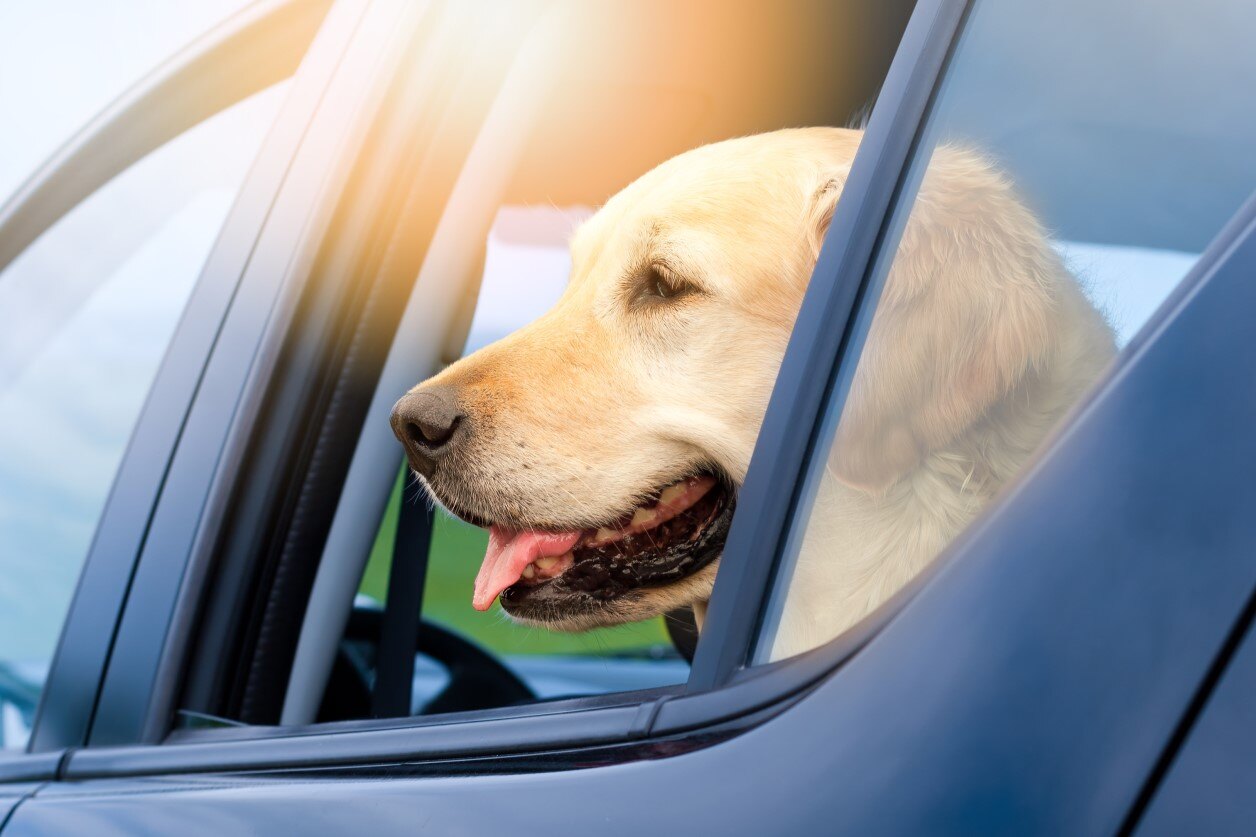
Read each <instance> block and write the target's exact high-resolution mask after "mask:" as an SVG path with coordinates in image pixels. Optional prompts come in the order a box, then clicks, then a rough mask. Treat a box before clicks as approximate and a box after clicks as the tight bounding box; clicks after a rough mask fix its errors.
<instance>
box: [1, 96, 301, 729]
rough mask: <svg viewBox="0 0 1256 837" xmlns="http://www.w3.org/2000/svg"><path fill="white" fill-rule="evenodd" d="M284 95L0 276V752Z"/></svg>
mask: <svg viewBox="0 0 1256 837" xmlns="http://www.w3.org/2000/svg"><path fill="white" fill-rule="evenodd" d="M286 87H287V85H286V83H284V84H279V85H276V86H275V87H272V88H270V89H268V90H266V91H263V92H261V93H258V94H257V95H255V96H253V97H251V98H249V99H247V100H245V101H243V102H240V103H239V104H237V105H234V106H233V107H231V108H229V109H227V110H225V111H223V112H221V113H219V114H217V115H215V116H214V117H212V118H210V119H207V120H206V121H204V122H202V123H200V124H199V125H197V126H195V127H194V128H192V129H190V130H188V131H187V132H185V133H184V134H182V135H181V136H179V137H177V138H175V139H174V140H171V141H170V142H169V143H167V144H166V145H164V146H162V147H161V148H159V149H157V150H155V151H153V152H152V153H151V154H149V155H147V156H146V157H144V158H143V159H142V160H140V161H139V162H137V163H136V164H135V165H133V166H131V167H130V168H129V169H127V170H126V171H124V172H122V173H121V174H119V175H118V176H117V177H115V178H114V179H113V180H111V181H110V182H109V183H107V184H106V185H105V186H103V187H102V188H100V189H99V190H98V191H97V192H95V193H94V194H93V195H91V196H90V197H88V198H87V199H86V200H84V201H83V202H82V203H81V204H79V205H78V206H76V207H75V208H74V209H73V210H71V211H70V212H69V213H67V214H66V215H65V216H64V217H62V218H61V219H60V220H59V221H58V222H57V223H56V224H55V225H54V226H53V227H52V228H50V229H49V230H48V231H47V232H46V233H45V234H44V235H43V236H42V237H40V238H39V239H38V240H37V241H36V242H35V243H34V244H32V245H31V246H30V247H29V248H28V249H27V250H26V251H25V252H23V253H22V254H21V255H19V256H18V257H17V258H16V259H15V260H14V261H13V262H12V263H11V264H10V265H9V266H8V267H7V268H6V269H4V270H3V272H0V322H3V323H4V327H3V328H2V329H0V746H3V747H6V748H12V747H21V746H23V745H24V744H25V741H26V737H27V734H28V732H29V728H30V723H31V719H32V717H33V713H34V710H35V705H36V703H37V701H38V698H39V694H40V690H41V688H42V684H43V681H44V677H45V676H46V673H47V670H48V666H49V663H50V662H51V658H52V654H53V651H54V649H55V648H56V644H57V638H58V635H59V634H60V631H61V625H62V622H63V621H64V619H65V615H66V610H67V608H68V607H69V604H70V599H71V596H72V595H73V593H74V587H75V584H76V581H77V579H78V576H79V572H80V570H81V568H82V564H83V560H84V558H85V557H86V555H87V551H88V548H89V546H90V544H91V540H92V535H93V533H94V531H95V529H96V525H97V520H98V518H99V516H100V513H101V510H102V508H103V507H104V503H105V499H106V497H107V496H108V493H109V488H110V486H111V485H112V483H113V479H114V475H115V473H116V471H117V469H118V465H119V463H120V461H121V459H122V454H123V451H124V450H125V448H126V445H127V441H128V440H129V438H130V435H131V432H132V430H133V428H134V426H135V423H136V421H137V419H138V417H139V413H140V409H141V407H142V406H143V404H144V399H145V397H146V395H147V393H148V390H149V388H150V386H151V385H152V382H153V378H154V376H155V375H156V372H157V367H158V364H159V363H160V362H161V359H162V356H163V354H164V353H165V350H166V346H167V344H168V343H169V341H170V337H171V335H172V334H173V332H174V328H175V325H176V323H177V322H178V319H179V316H180V315H181V313H182V312H183V309H184V306H185V304H186V303H187V300H188V297H189V294H190V293H191V291H192V287H193V285H194V284H195V282H196V278H197V276H198V275H199V273H200V270H201V266H202V265H203V263H204V261H205V258H206V256H207V255H208V253H209V250H210V248H211V247H212V246H213V243H214V240H215V238H216V237H217V235H218V231H219V228H220V227H221V226H222V223H223V220H224V219H225V218H226V215H227V212H228V210H229V209H230V207H231V204H232V201H233V200H234V198H235V195H236V192H237V191H238V189H239V187H240V184H241V183H242V181H243V180H244V176H245V173H246V171H247V169H248V167H249V165H250V164H251V163H252V161H253V158H254V156H255V155H256V153H257V150H258V148H259V146H260V145H261V142H262V139H263V137H264V136H265V134H266V131H267V129H268V128H269V127H270V124H271V122H272V121H273V120H274V118H275V115H276V114H277V112H278V110H279V106H280V104H281V102H282V100H283V96H284V92H285V90H286Z"/></svg>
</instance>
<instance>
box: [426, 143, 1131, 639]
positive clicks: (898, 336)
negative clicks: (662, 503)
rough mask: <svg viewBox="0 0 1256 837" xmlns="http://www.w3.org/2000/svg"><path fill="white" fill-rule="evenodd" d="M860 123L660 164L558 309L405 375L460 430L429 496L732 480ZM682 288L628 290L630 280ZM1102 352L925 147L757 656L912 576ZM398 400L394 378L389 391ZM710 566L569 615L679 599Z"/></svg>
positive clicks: (601, 233) (993, 185)
mask: <svg viewBox="0 0 1256 837" xmlns="http://www.w3.org/2000/svg"><path fill="white" fill-rule="evenodd" d="M860 138H861V133H860V132H859V131H857V130H851V129H838V128H806V129H794V130H785V131H777V132H774V133H769V134H761V135H756V136H750V137H744V138H739V139H733V140H728V141H725V142H720V143H716V144H713V145H708V146H704V147H701V148H697V149H695V150H692V151H689V152H686V153H684V154H681V155H680V156H678V157H675V158H673V159H671V160H669V161H667V162H665V163H663V164H662V165H660V166H658V167H657V168H655V169H654V170H652V171H650V172H648V173H647V174H645V175H644V176H642V177H641V178H640V179H638V180H637V181H636V182H634V183H632V184H631V185H629V186H628V187H627V188H625V189H624V190H623V191H622V192H620V193H619V194H617V195H616V196H614V197H613V198H611V200H610V201H608V202H607V203H606V205H605V206H604V207H602V209H601V210H600V211H598V212H597V213H596V214H595V215H594V216H593V217H592V218H590V219H589V220H588V221H587V222H586V223H585V224H584V225H583V226H582V227H581V228H580V229H579V230H578V231H577V232H576V234H575V236H574V237H573V240H572V243H571V255H572V272H571V280H570V284H569V287H568V288H567V290H566V292H565V294H564V295H563V297H562V298H561V299H560V301H559V302H558V304H557V305H556V307H555V308H554V309H553V310H551V311H550V312H549V313H548V314H546V315H545V316H544V317H542V318H541V319H539V320H537V321H536V322H534V323H532V324H531V325H529V326H527V327H525V328H523V329H521V330H520V331H518V332H516V333H514V334H512V335H510V336H508V337H506V338H505V339H503V340H501V341H499V342H497V343H495V344H493V345H491V346H488V347H486V348H484V349H482V350H480V351H478V352H476V353H474V354H472V355H470V356H468V357H466V358H464V359H462V360H460V361H459V362H457V363H455V364H453V365H452V366H450V367H449V368H448V369H446V370H444V371H443V372H441V373H440V374H439V375H437V376H436V377H435V378H433V379H432V380H430V381H427V382H424V384H423V385H421V387H419V388H416V390H418V389H421V388H422V387H432V386H445V387H453V388H456V390H457V392H458V399H459V405H460V407H461V409H462V410H463V411H464V412H465V413H466V415H467V416H468V417H469V421H470V424H471V426H472V427H473V431H472V432H469V434H468V436H467V438H466V439H465V441H464V442H462V443H461V444H460V445H459V449H458V450H457V451H455V452H453V453H451V454H450V456H449V458H448V460H447V462H446V463H443V464H442V467H441V468H440V469H439V470H437V471H435V472H434V473H430V474H427V475H426V476H425V477H424V479H425V481H426V482H427V484H428V487H429V488H430V489H431V491H432V493H433V495H434V496H435V497H436V498H437V499H438V500H439V501H440V502H441V503H443V504H444V505H446V506H447V507H448V508H449V509H451V510H452V511H453V512H455V513H458V514H463V515H465V516H468V517H472V518H475V519H479V520H481V521H485V520H486V521H491V522H494V523H499V524H503V525H509V526H512V527H515V528H534V529H554V530H569V529H584V528H590V527H596V526H598V525H601V524H602V523H604V522H605V521H607V520H610V519H614V518H615V517H617V516H618V515H620V514H622V513H623V512H624V510H626V509H631V508H632V507H633V506H635V505H636V504H637V503H639V502H640V501H642V499H643V498H645V497H647V496H648V495H650V494H651V492H653V491H655V490H657V489H658V488H659V487H660V486H663V485H666V484H668V483H670V482H673V481H674V480H676V479H679V478H681V477H683V476H685V475H687V474H691V473H694V472H695V471H697V470H699V469H707V470H714V471H715V472H717V473H719V474H721V475H722V476H723V477H724V478H725V479H726V480H728V481H730V482H731V483H732V484H734V485H739V484H740V483H741V482H742V481H743V480H744V478H745V475H746V470H747V467H748V465H749V461H750V454H751V451H752V449H753V448H754V444H755V439H756V436H757V434H758V430H759V425H760V423H761V421H762V419H763V414H764V411H765V410H766V408H767V403H768V398H769V395H770V393H771V390H772V386H773V383H774V381H775V378H776V373H777V369H778V367H779V365H780V362H781V358H782V356H783V354H784V351H785V346H786V343H787V341H788V339H789V334H790V331H791V328H792V325H793V321H794V318H795V316H796V315H797V313H798V310H799V307H800V305H801V302H802V297H803V293H804V291H805V290H806V287H807V283H808V281H809V279H810V276H811V272H812V268H813V267H814V265H815V262H816V258H817V256H818V253H819V249H820V244H821V242H822V241H823V239H824V235H825V233H826V232H827V229H828V226H829V223H830V221H831V219H832V216H833V210H834V207H835V205H836V203H837V200H838V198H839V197H840V195H841V192H842V189H843V186H844V184H845V182H846V178H847V175H848V173H849V171H850V166H851V162H852V160H853V159H854V155H855V151H856V149H857V148H858V145H859V141H860ZM652 269H657V270H658V271H660V272H661V273H662V274H663V275H664V276H667V277H670V278H671V279H672V280H674V281H675V282H676V286H677V287H679V288H683V289H684V290H683V292H680V293H677V294H676V295H674V296H673V297H671V298H669V299H666V300H662V301H657V302H651V303H650V304H648V305H647V304H639V301H638V297H637V296H636V295H637V294H638V286H639V284H640V281H641V277H642V275H643V271H646V272H648V271H649V270H652ZM1113 353H1114V347H1113V337H1112V333H1111V330H1110V329H1109V327H1108V326H1107V324H1106V323H1105V322H1104V320H1103V318H1102V317H1101V316H1100V315H1099V313H1098V312H1097V311H1095V309H1094V308H1093V307H1092V306H1091V305H1090V303H1089V302H1088V301H1087V299H1086V297H1085V296H1084V294H1083V293H1082V291H1081V289H1080V288H1079V286H1078V284H1077V282H1076V280H1075V279H1074V278H1073V277H1072V276H1071V275H1070V274H1069V273H1068V272H1067V271H1066V269H1065V268H1064V266H1063V265H1062V263H1061V261H1060V259H1059V257H1058V256H1057V255H1056V254H1055V252H1054V251H1053V250H1052V248H1051V246H1050V244H1049V243H1048V240H1047V236H1046V234H1045V232H1044V230H1043V229H1042V227H1041V225H1040V224H1039V223H1038V221H1037V220H1036V219H1035V217H1034V216H1033V214H1032V213H1031V212H1030V211H1029V210H1028V209H1027V208H1026V207H1025V205H1024V204H1023V203H1022V202H1021V201H1020V200H1019V199H1018V198H1017V196H1016V195H1015V193H1014V190H1013V188H1012V186H1011V184H1010V183H1009V181H1008V179H1007V178H1006V177H1005V176H1004V175H1002V174H1001V173H1000V172H999V171H998V169H997V168H996V167H994V166H993V165H991V164H990V163H989V162H988V161H986V160H985V159H983V158H982V157H981V156H980V155H979V154H977V153H975V152H974V151H971V150H966V149H963V148H959V147H953V146H941V147H939V148H937V149H936V150H935V151H934V154H933V157H932V160H931V162H930V164H929V166H928V168H927V170H926V173H925V174H924V177H923V179H922V182H921V186H920V189H919V194H918V196H917V198H916V201H915V204H914V207H913V209H912V212H911V215H910V218H909V220H908V222H907V224H906V227H905V229H904V232H903V235H902V239H901V242H900V243H899V245H898V253H897V256H896V258H895V259H894V261H893V264H892V266H891V269H890V272H889V275H888V277H887V279H886V283H885V287H884V291H883V293H882V296H881V299H880V301H879V303H878V306H877V308H876V313H875V316H874V318H873V322H872V325H871V327H870V331H869V334H868V338H867V341H866V344H865V346H864V349H863V353H862V355H861V360H860V362H859V366H858V368H857V371H856V374H855V377H854V381H853V384H852V388H851V392H850V395H849V398H848V400H847V404H846V409H845V412H844V413H843V416H842V419H841V422H840V424H839V426H838V429H837V433H836V438H835V440H834V443H833V447H832V452H831V454H830V455H829V457H828V461H827V468H826V471H825V474H824V476H823V479H822V480H821V483H820V487H819V490H818V496H817V499H816V503H815V506H814V508H813V510H812V512H811V517H810V521H809V524H808V527H807V530H806V533H805V537H804V539H803V542H802V546H801V552H800V555H799V559H798V562H797V565H796V568H795V569H794V571H793V575H792V577H791V578H790V579H789V587H788V595H787V600H786V604H785V607H784V610H783V615H782V617H781V622H780V625H779V627H778V629H777V631H776V633H775V638H774V643H773V646H772V656H773V657H782V656H786V655H789V654H794V653H797V652H799V651H802V650H806V649H808V648H812V647H815V646H817V645H819V644H821V643H823V642H826V641H827V640H829V639H831V638H832V637H834V636H836V635H837V634H838V633H840V632H841V631H842V630H844V629H845V628H847V627H849V626H851V625H853V624H854V623H855V622H857V621H858V620H859V619H861V618H863V617H864V616H865V615H867V614H868V613H869V612H871V611H872V610H873V609H874V608H876V607H877V606H878V605H879V604H880V603H882V602H883V601H884V600H885V599H886V598H887V597H888V596H890V595H891V594H892V593H893V592H894V591H896V590H897V589H899V587H901V586H902V585H903V584H904V583H906V582H907V581H908V580H910V579H911V578H912V577H913V576H914V575H915V574H916V573H918V572H919V571H920V570H921V569H922V568H923V567H924V566H925V565H926V564H928V562H929V561H930V560H931V559H932V558H933V557H934V556H936V555H937V554H938V552H939V551H940V550H941V549H942V548H943V547H945V546H946V544H947V543H948V542H949V541H950V540H951V539H952V538H953V537H955V535H956V534H958V533H959V532H960V531H961V530H962V529H963V528H964V527H965V525H967V523H968V522H969V521H970V520H971V519H972V518H973V516H974V515H975V514H976V513H977V512H978V511H979V510H980V509H981V508H982V507H983V506H985V505H986V504H987V503H988V502H989V500H990V498H991V497H992V496H993V495H994V494H995V493H996V492H997V491H998V490H999V488H1000V486H1002V485H1003V484H1004V483H1005V482H1006V481H1007V480H1008V479H1009V478H1010V477H1011V476H1012V475H1013V474H1015V473H1016V471H1017V470H1018V469H1019V468H1020V467H1021V466H1022V464H1023V463H1024V462H1025V460H1026V459H1027V458H1028V457H1029V456H1030V454H1031V453H1032V452H1033V451H1034V449H1035V448H1036V447H1037V446H1038V445H1039V444H1040V442H1041V441H1042V439H1043V438H1044V436H1045V435H1046V434H1047V432H1048V431H1049V430H1050V429H1051V427H1052V426H1053V425H1054V424H1055V423H1056V422H1057V421H1058V419H1059V418H1060V417H1061V415H1062V414H1063V413H1064V411H1065V410H1066V409H1068V407H1069V406H1070V404H1072V403H1073V402H1074V401H1075V400H1076V398H1077V397H1078V395H1079V394H1080V393H1081V392H1082V391H1083V390H1084V389H1085V388H1086V386H1087V385H1088V384H1089V383H1090V382H1091V381H1093V380H1094V378H1095V377H1096V375H1097V374H1098V372H1099V370H1100V369H1101V368H1102V367H1103V366H1104V365H1105V364H1106V363H1107V362H1108V361H1109V360H1110V358H1111V357H1112V355H1113ZM412 392H413V391H412ZM718 563H719V562H718V560H717V561H715V562H713V563H711V564H708V565H707V566H706V567H704V568H703V569H701V570H700V571H698V572H697V573H695V574H693V575H691V576H689V577H688V578H685V579H682V580H681V581H678V582H675V583H672V584H669V585H666V586H660V587H651V588H644V589H642V590H639V591H636V594H634V595H633V596H629V597H624V598H621V599H618V600H616V601H614V602H610V603H608V604H607V606H606V607H605V608H602V609H601V610H599V611H597V612H581V613H572V614H569V615H566V616H564V617H562V618H557V619H554V620H552V621H549V622H547V623H546V624H547V625H548V626H549V627H555V628H561V629H568V630H578V629H584V628H589V627H593V626H595V625H603V624H612V623H617V622H622V621H629V620H635V619H641V618H646V617H650V616H654V615H657V614H660V613H665V612H667V611H669V610H672V609H674V608H676V607H679V606H682V605H693V606H695V609H696V611H697V612H698V613H699V614H702V613H703V612H704V608H705V604H706V602H707V600H708V598H709V596H710V593H711V588H712V585H713V582H714V578H715V574H716V571H717V569H718Z"/></svg>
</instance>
